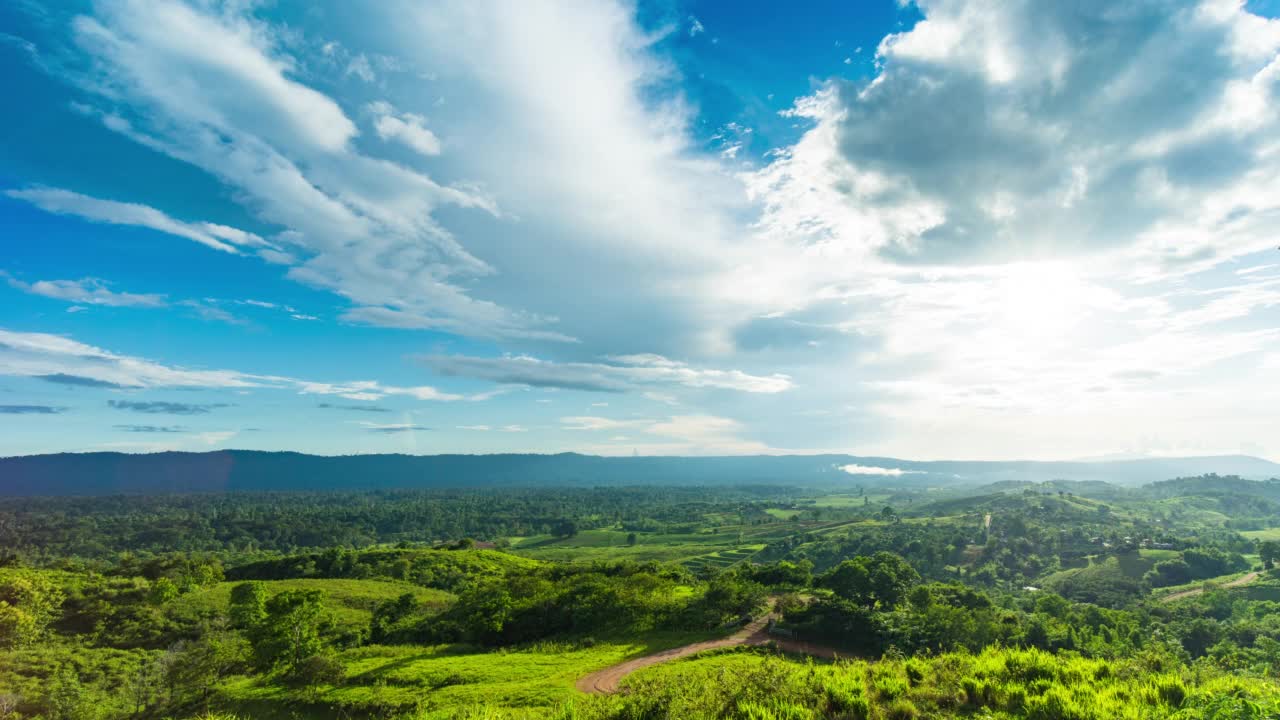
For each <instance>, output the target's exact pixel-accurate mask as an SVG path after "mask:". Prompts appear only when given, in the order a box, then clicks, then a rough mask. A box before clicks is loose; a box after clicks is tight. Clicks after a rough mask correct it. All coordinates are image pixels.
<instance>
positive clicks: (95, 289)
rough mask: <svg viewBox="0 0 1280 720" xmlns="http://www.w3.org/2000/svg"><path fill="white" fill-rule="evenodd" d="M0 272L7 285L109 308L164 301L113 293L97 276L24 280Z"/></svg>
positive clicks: (158, 297)
mask: <svg viewBox="0 0 1280 720" xmlns="http://www.w3.org/2000/svg"><path fill="white" fill-rule="evenodd" d="M0 275H3V276H4V277H5V279H6V280H8V282H9V285H11V286H12V287H15V288H17V289H19V290H21V291H23V292H26V293H31V294H32V295H41V296H44V297H47V298H53V299H55V300H63V301H66V302H70V303H81V304H84V305H105V306H109V307H164V305H165V304H166V301H165V297H164V296H163V295H156V294H139V293H127V292H115V291H113V290H110V289H108V288H109V284H108V283H107V282H106V281H104V280H99V279H98V278H82V279H80V280H37V281H35V282H31V283H28V282H24V281H22V280H19V279H17V278H15V277H13V276H12V275H9V274H8V273H4V272H0Z"/></svg>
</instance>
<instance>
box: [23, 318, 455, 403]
mask: <svg viewBox="0 0 1280 720" xmlns="http://www.w3.org/2000/svg"><path fill="white" fill-rule="evenodd" d="M0 375H9V376H18V377H34V378H38V379H41V380H45V381H47V382H52V383H57V384H61V385H69V386H80V387H90V388H108V389H146V388H208V389H219V388H221V389H230V390H246V389H251V388H274V389H283V390H292V391H294V392H297V393H300V394H304V395H336V396H338V397H343V398H346V399H348V400H359V401H363V402H367V401H372V400H378V399H380V398H383V397H387V396H391V395H399V396H406V397H412V398H414V399H417V400H431V401H441V402H447V401H455V400H465V399H468V396H466V395H460V394H455V393H447V392H443V391H441V390H438V389H437V388H434V387H431V386H426V385H420V386H413V387H401V386H395V385H384V384H382V383H379V382H377V381H373V380H361V381H356V382H348V383H326V382H313V381H310V380H300V379H296V378H290V377H283V376H278V375H254V374H249V373H242V372H238V371H235V370H193V369H187V368H179V367H172V366H169V365H164V364H161V363H157V362H153V361H150V360H145V359H143V358H137V357H131V356H128V355H120V354H116V353H113V352H110V351H108V350H104V349H102V348H98V347H94V346H92V345H87V344H85V343H81V342H77V341H75V340H71V339H69V338H65V337H62V336H60V335H51V334H46V333H21V332H14V331H10V330H3V329H0Z"/></svg>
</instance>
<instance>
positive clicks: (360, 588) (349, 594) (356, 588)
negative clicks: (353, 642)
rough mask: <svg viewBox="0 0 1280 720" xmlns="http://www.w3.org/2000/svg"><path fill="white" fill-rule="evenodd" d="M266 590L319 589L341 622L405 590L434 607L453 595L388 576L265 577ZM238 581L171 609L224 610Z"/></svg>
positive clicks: (357, 620) (362, 616) (363, 617)
mask: <svg viewBox="0 0 1280 720" xmlns="http://www.w3.org/2000/svg"><path fill="white" fill-rule="evenodd" d="M261 582H262V584H263V585H265V586H266V588H267V593H268V594H271V595H274V594H275V593H278V592H282V591H285V590H319V591H320V592H322V593H324V595H325V600H326V602H325V606H326V607H327V608H328V609H329V611H330V613H332V615H333V619H334V620H335V621H336V622H337V623H339V624H340V625H343V626H363V625H368V624H369V619H370V618H371V617H372V615H373V608H374V607H375V606H376V605H377V604H378V603H379V602H382V601H383V600H394V599H396V598H398V597H400V596H401V595H403V594H405V593H412V594H413V595H414V597H416V598H417V599H418V601H419V602H421V603H424V604H426V605H428V606H434V607H437V608H440V607H443V606H444V605H445V604H447V603H448V602H449V601H450V600H451V599H452V597H453V596H452V595H450V594H449V593H447V592H444V591H443V590H431V589H428V588H423V587H418V586H417V585H411V584H409V583H406V582H397V581H390V580H318V579H298V580H264V581H261ZM239 584H240V583H238V582H224V583H218V584H217V585H214V586H212V587H208V588H205V589H202V590H197V591H195V592H192V593H188V594H186V595H181V596H179V597H178V598H176V599H174V600H173V601H172V603H171V606H170V607H171V609H172V611H173V612H175V613H176V614H180V615H205V614H212V613H220V614H225V613H226V612H227V609H228V608H229V607H230V605H231V588H233V587H235V586H236V585H239Z"/></svg>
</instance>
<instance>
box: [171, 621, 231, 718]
mask: <svg viewBox="0 0 1280 720" xmlns="http://www.w3.org/2000/svg"><path fill="white" fill-rule="evenodd" d="M170 652H171V654H172V657H171V658H170V659H169V662H168V663H167V667H166V674H167V676H168V677H167V680H168V681H169V687H170V688H171V689H172V690H174V691H176V692H177V693H178V694H188V693H191V694H194V695H195V696H196V697H197V698H198V699H199V700H200V701H201V702H202V703H203V704H204V709H205V712H208V710H209V698H210V697H211V695H212V691H213V687H214V686H215V685H217V684H218V683H220V682H221V681H222V680H223V679H224V678H225V677H226V676H227V675H228V674H230V673H231V672H232V671H233V670H235V669H236V668H238V667H240V666H241V665H243V664H244V662H245V659H246V657H247V655H248V648H247V647H246V646H245V641H244V639H243V638H241V637H240V636H239V635H237V634H236V633H233V632H228V631H226V630H225V629H218V628H205V630H204V632H202V633H201V634H200V637H199V639H197V640H191V641H184V642H181V643H178V644H177V645H175V646H174V647H173V648H170Z"/></svg>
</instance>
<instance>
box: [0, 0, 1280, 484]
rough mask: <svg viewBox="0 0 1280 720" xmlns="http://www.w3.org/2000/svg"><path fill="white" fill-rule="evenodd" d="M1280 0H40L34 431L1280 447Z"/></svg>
mask: <svg viewBox="0 0 1280 720" xmlns="http://www.w3.org/2000/svg"><path fill="white" fill-rule="evenodd" d="M1277 9H1278V8H1277V6H1276V4H1275V3H1268V2H1262V3H1247V4H1241V3H1237V2H1230V1H1222V0H1213V1H1210V2H1203V3H1188V2H1164V1H1162V0H1149V1H1144V2H1132V3H1119V4H1117V3H1112V2H1106V3H1101V2H1100V3H1090V2H1086V3H1078V4H1071V5H1070V6H1069V7H1068V5H1067V4H1061V6H1059V4H1053V5H1045V4H1042V3H1032V2H1012V3H1004V4H1001V5H1000V6H999V7H995V6H993V5H991V4H989V3H979V2H965V1H963V0H940V1H930V2H923V1H921V2H916V3H899V2H896V1H895V0H888V1H886V2H859V3H848V2H824V3H810V4H805V5H804V7H802V8H792V7H783V6H781V5H779V4H777V3H772V2H732V3H726V2H681V1H679V0H664V1H662V2H642V3H639V4H632V3H627V2H614V1H612V0H600V1H598V2H565V3H509V2H497V1H495V2H485V1H468V2H410V1H408V0H397V1H392V2H386V3H378V4H375V5H373V6H362V7H360V8H357V7H355V5H354V4H351V3H287V2H251V1H250V2H245V1H234V2H233V1H228V2H214V1H212V0H209V1H208V2H204V1H200V0H191V1H190V2H181V1H179V0H102V1H101V2H84V3H75V2H72V3H58V4H56V6H55V7H48V6H47V5H46V4H42V3H35V2H18V3H9V4H6V5H5V6H4V7H0V63H3V67H4V73H3V74H2V75H0V92H3V94H4V96H5V97H6V98H9V99H10V100H11V103H10V105H11V110H10V112H7V113H4V114H2V115H0V136H2V137H4V138H5V139H4V141H3V142H2V143H0V248H2V250H3V252H2V253H0V272H2V273H3V276H0V454H5V455H11V454H27V453H37V452H51V451H86V450H104V449H114V450H123V451H155V450H164V449H183V450H208V449H217V448H228V447H237V448H255V449H290V450H300V451H306V452H317V453H352V452H392V451H396V452H417V453H435V452H506V451H535V452H559V451H567V450H573V451H581V452H592V453H602V454H631V453H633V452H638V453H641V454H740V453H783V452H818V451H841V452H845V451H847V452H855V453H860V454H883V455H896V456H905V457H912V458H921V459H926V458H943V457H948V458H991V459H1003V458H1040V459H1049V458H1072V457H1085V456H1100V455H1121V456H1144V455H1175V454H1212V453H1235V452H1245V453H1249V454H1256V455H1262V456H1266V457H1270V458H1272V459H1276V458H1280V445H1277V442H1280V441H1278V440H1277V438H1280V434H1277V433H1276V429H1277V428H1280V421H1278V420H1277V417H1280V416H1278V415H1277V413H1276V410H1275V408H1277V407H1280V383H1277V382H1275V378H1276V377H1277V376H1278V375H1280V250H1277V245H1280V240H1278V238H1280V146H1277V144H1276V140H1275V139H1276V138H1277V137H1280V59H1278V57H1280V55H1278V53H1280V21H1277V20H1275V19H1274V18H1275V16H1276V15H1277Z"/></svg>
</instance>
